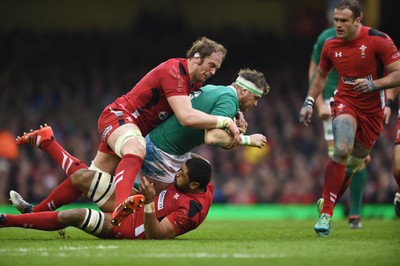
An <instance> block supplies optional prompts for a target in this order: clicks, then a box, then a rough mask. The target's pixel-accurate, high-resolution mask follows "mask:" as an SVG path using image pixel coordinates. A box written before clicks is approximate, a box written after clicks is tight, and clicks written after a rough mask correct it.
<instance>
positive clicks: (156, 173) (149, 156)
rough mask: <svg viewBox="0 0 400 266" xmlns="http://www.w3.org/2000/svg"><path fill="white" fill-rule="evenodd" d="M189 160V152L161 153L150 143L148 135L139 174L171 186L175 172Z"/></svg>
mask: <svg viewBox="0 0 400 266" xmlns="http://www.w3.org/2000/svg"><path fill="white" fill-rule="evenodd" d="M190 158H191V152H187V153H185V154H182V155H172V154H168V153H166V152H164V151H162V150H161V149H159V148H157V147H156V146H155V145H154V144H153V142H151V140H150V137H149V135H147V136H146V157H145V158H144V160H143V165H142V168H141V170H140V173H141V175H144V176H146V177H149V178H151V179H154V180H157V181H160V182H163V183H168V184H171V183H173V182H174V178H175V174H176V172H178V170H179V169H180V168H181V167H182V164H183V163H184V162H185V161H186V160H188V159H190Z"/></svg>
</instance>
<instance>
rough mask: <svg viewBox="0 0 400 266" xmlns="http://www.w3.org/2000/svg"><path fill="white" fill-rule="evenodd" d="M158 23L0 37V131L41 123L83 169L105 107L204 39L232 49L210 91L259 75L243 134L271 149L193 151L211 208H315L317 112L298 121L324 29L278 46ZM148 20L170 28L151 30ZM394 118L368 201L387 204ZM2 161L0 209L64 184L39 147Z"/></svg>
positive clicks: (260, 35) (256, 34) (378, 149)
mask: <svg viewBox="0 0 400 266" xmlns="http://www.w3.org/2000/svg"><path fill="white" fill-rule="evenodd" d="M157 19H159V18H153V20H149V19H148V18H147V21H146V23H147V25H148V27H150V30H146V31H143V30H141V29H139V28H135V27H132V29H131V31H130V32H124V33H121V32H100V31H91V32H64V31H54V32H33V31H27V30H22V29H19V30H12V31H0V62H1V64H0V88H1V93H0V95H1V97H0V131H4V130H7V131H8V132H9V133H11V134H12V135H13V136H17V135H21V134H22V133H23V132H24V131H27V130H29V129H31V128H32V129H35V128H37V127H38V126H39V125H41V124H44V123H47V124H48V125H50V126H51V127H52V128H53V130H54V133H55V137H56V139H57V140H58V141H59V142H60V143H61V144H62V145H63V146H64V147H65V148H66V149H67V150H68V151H69V152H70V153H71V154H72V155H74V156H76V157H78V158H79V159H81V160H82V161H83V162H85V163H87V164H88V165H89V164H90V161H91V159H92V158H94V155H95V154H96V151H97V147H98V139H99V137H98V133H97V119H98V116H99V114H100V112H101V111H102V109H103V108H104V107H105V106H106V105H107V104H108V103H111V102H112V101H114V100H115V99H116V98H117V97H118V96H120V95H122V94H124V93H126V92H128V91H129V90H130V89H131V88H132V87H133V86H134V84H135V83H136V82H137V81H138V80H139V79H140V78H141V77H142V76H143V75H144V74H145V73H147V72H148V71H149V70H150V69H152V68H153V67H155V66H156V65H157V64H158V63H160V62H162V61H164V60H166V59H167V58H170V57H185V54H186V50H187V49H188V48H189V47H190V46H191V44H192V42H193V41H194V40H195V39H197V38H198V37H200V36H203V35H204V36H207V37H209V38H211V39H215V40H216V41H218V42H221V43H222V44H224V45H225V46H226V48H227V49H228V55H227V59H226V60H225V62H224V63H223V64H222V68H221V70H219V71H218V72H217V74H216V75H215V76H214V77H213V78H211V79H210V80H209V81H208V82H207V83H213V84H224V85H227V84H230V83H231V82H232V81H233V80H234V79H235V78H236V75H237V72H238V71H239V69H240V68H246V67H250V68H255V69H257V70H260V71H262V72H263V73H265V75H266V77H267V80H268V83H269V84H270V85H271V88H272V91H271V93H270V94H269V95H268V96H266V97H264V98H262V100H261V101H260V102H259V104H258V106H257V107H255V108H254V109H253V110H251V111H250V112H248V113H245V118H246V120H247V121H248V123H249V128H248V133H262V134H264V135H266V136H267V139H268V142H269V146H268V147H267V148H265V149H257V148H244V147H239V148H236V149H235V150H223V149H218V148H215V147H207V146H205V145H203V146H201V147H199V148H196V149H195V151H196V152H197V153H200V154H201V155H203V156H205V157H206V158H208V159H209V160H210V161H211V163H212V165H213V169H214V176H213V181H214V183H215V184H216V192H215V202H220V203H232V204H254V203H284V204H309V203H314V202H315V201H316V199H318V198H319V197H320V195H321V193H322V182H323V171H324V168H325V164H326V162H327V158H328V157H327V152H326V147H325V141H324V139H323V134H322V124H321V122H320V121H319V119H318V118H317V115H316V113H315V114H314V117H313V121H312V126H310V127H308V128H307V127H304V126H302V125H300V123H299V122H298V113H299V110H300V108H301V105H302V103H303V101H304V98H305V95H306V92H307V86H308V82H307V67H308V63H309V55H310V53H311V49H312V45H313V42H314V40H315V38H316V36H317V34H318V33H319V32H317V30H320V29H316V30H315V32H313V33H312V34H309V36H307V38H304V37H302V38H298V39H296V40H293V39H291V38H297V37H298V36H296V34H293V35H291V37H287V38H286V39H282V38H281V37H278V36H276V35H275V34H274V33H272V32H260V31H257V30H253V31H250V30H249V31H246V32H240V31H237V30H234V29H230V28H226V29H223V30H220V31H218V32H211V33H209V32H208V31H207V30H204V32H196V33H193V32H190V33H188V32H189V31H187V30H185V29H184V28H182V25H184V23H181V22H180V21H179V19H177V21H173V20H172V21H171V20H168V21H158V20H157ZM149 21H150V22H151V21H152V22H153V23H154V24H157V25H164V26H165V27H166V29H168V28H169V29H170V28H174V29H175V30H174V32H168V31H167V30H159V29H158V30H157V29H156V28H154V29H152V27H151V25H152V24H151V23H150V22H149ZM137 24H139V25H140V24H141V23H140V22H139V23H137ZM155 36H156V37H155ZM294 43H296V48H295V49H294V47H293V44H294ZM396 111H397V110H393V113H394V115H393V117H392V120H391V123H390V125H388V126H385V128H384V131H383V133H382V135H381V136H380V138H379V140H378V143H377V144H376V145H375V147H374V150H373V151H372V160H371V162H370V164H369V165H368V174H367V185H366V189H365V194H364V202H366V203H388V202H391V201H392V200H393V195H394V193H395V189H396V186H395V183H394V180H393V178H392V175H391V168H392V153H393V143H394V139H395V114H396ZM7 160H9V161H11V165H10V169H9V171H8V174H6V175H3V176H0V177H1V183H0V184H2V186H1V190H0V192H1V196H0V204H5V203H7V199H8V196H7V195H8V191H9V190H10V189H14V190H17V191H18V192H20V193H21V194H22V195H23V196H24V197H25V198H26V199H28V200H29V201H31V202H38V201H40V200H41V199H43V198H44V197H45V196H46V195H48V194H49V192H50V191H52V189H53V188H54V187H55V186H56V185H57V184H59V183H60V182H61V181H62V180H63V178H64V177H65V176H64V174H63V172H62V171H61V170H60V169H58V167H57V165H56V164H55V163H54V162H53V161H52V160H51V159H50V158H49V156H48V155H47V154H45V153H44V152H42V151H40V150H39V149H37V148H32V147H24V146H22V147H19V150H18V154H17V155H15V156H14V157H13V158H8V159H7ZM0 166H1V164H0ZM1 169H2V168H1V167H0V172H1V171H2V170H1ZM343 200H346V196H345V197H344V199H343Z"/></svg>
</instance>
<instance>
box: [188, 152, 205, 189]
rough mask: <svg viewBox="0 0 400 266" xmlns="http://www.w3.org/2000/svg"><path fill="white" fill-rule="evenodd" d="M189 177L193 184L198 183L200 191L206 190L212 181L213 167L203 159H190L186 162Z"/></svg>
mask: <svg viewBox="0 0 400 266" xmlns="http://www.w3.org/2000/svg"><path fill="white" fill-rule="evenodd" d="M185 164H186V167H187V169H188V173H187V175H188V176H189V179H190V181H191V182H198V183H199V189H204V188H205V187H206V186H207V185H208V183H209V182H210V180H211V173H212V169H211V165H210V163H209V162H207V161H206V160H204V159H202V158H197V157H194V158H190V159H189V160H187V161H186V163H185Z"/></svg>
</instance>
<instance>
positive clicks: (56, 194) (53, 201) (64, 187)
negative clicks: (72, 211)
mask: <svg viewBox="0 0 400 266" xmlns="http://www.w3.org/2000/svg"><path fill="white" fill-rule="evenodd" d="M81 194H82V192H81V191H80V190H79V189H77V188H76V187H75V186H74V185H73V184H72V182H71V178H70V177H67V179H65V180H64V181H63V182H62V183H61V184H60V185H58V186H57V187H56V188H55V189H54V190H53V191H52V192H51V193H50V195H49V196H48V197H47V198H46V199H44V200H43V201H41V202H40V203H39V204H38V205H36V206H34V207H33V212H43V211H54V210H56V209H58V208H59V207H61V206H63V205H65V204H69V203H71V202H74V201H76V200H77V199H78V198H79V197H80V196H81Z"/></svg>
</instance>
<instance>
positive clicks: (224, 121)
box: [215, 116, 233, 128]
mask: <svg viewBox="0 0 400 266" xmlns="http://www.w3.org/2000/svg"><path fill="white" fill-rule="evenodd" d="M217 119H218V120H217V125H216V126H215V127H216V128H226V127H228V126H229V125H230V124H231V123H233V120H232V119H231V118H230V117H226V116H217Z"/></svg>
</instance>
